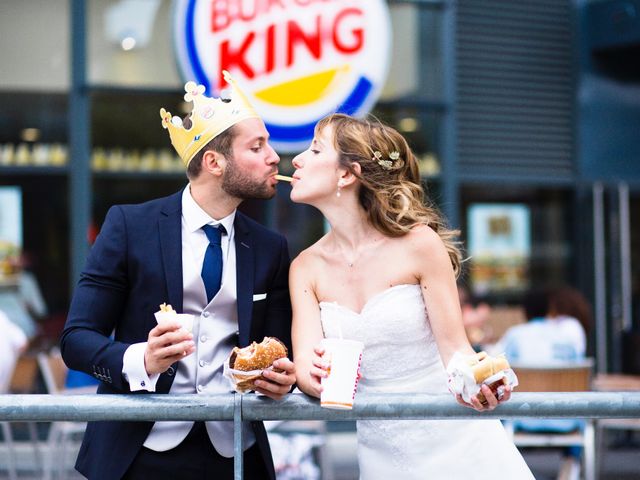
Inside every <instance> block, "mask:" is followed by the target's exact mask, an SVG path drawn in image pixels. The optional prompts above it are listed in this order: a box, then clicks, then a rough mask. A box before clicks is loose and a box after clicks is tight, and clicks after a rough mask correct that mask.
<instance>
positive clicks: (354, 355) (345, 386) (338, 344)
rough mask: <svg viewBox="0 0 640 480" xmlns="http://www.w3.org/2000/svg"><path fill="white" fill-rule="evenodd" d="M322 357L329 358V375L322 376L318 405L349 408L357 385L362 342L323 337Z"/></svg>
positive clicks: (351, 405)
mask: <svg viewBox="0 0 640 480" xmlns="http://www.w3.org/2000/svg"><path fill="white" fill-rule="evenodd" d="M322 346H323V347H324V349H325V354H324V358H325V359H327V358H328V359H329V362H330V366H329V371H328V373H329V375H328V376H327V377H324V378H322V380H321V384H322V393H321V394H320V405H321V406H323V407H325V408H335V409H339V410H350V409H351V408H353V400H354V398H355V396H356V388H357V387H358V372H359V370H360V361H361V360H362V350H363V348H364V344H363V343H362V342H358V341H356V340H342V339H339V338H325V339H323V340H322Z"/></svg>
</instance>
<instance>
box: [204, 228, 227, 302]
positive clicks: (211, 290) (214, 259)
mask: <svg viewBox="0 0 640 480" xmlns="http://www.w3.org/2000/svg"><path fill="white" fill-rule="evenodd" d="M202 230H204V233H205V234H206V235H207V238H208V239H209V246H208V247H207V251H206V253H205V254H204V262H202V272H201V274H200V275H201V276H202V280H203V281H204V289H205V290H206V292H207V303H209V302H210V301H211V299H212V298H213V297H215V295H216V293H218V290H220V284H221V282H222V246H221V239H222V234H223V233H227V232H226V230H225V228H224V226H223V225H222V224H220V225H217V226H215V227H214V226H212V225H205V226H204V227H202Z"/></svg>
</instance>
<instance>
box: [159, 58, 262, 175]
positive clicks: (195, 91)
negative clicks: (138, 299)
mask: <svg viewBox="0 0 640 480" xmlns="http://www.w3.org/2000/svg"><path fill="white" fill-rule="evenodd" d="M222 74H223V75H224V79H225V81H226V82H227V83H228V84H229V86H230V87H231V92H230V95H229V98H228V99H224V100H223V99H222V98H209V97H207V96H205V95H204V90H205V88H204V86H203V85H196V83H195V82H187V83H186V84H185V86H184V89H185V91H186V92H187V93H185V95H184V100H185V102H193V110H192V112H191V118H190V120H191V127H190V128H188V129H187V128H184V127H183V126H182V119H181V118H180V117H174V116H172V115H171V112H167V111H166V110H165V109H164V108H161V109H160V117H162V126H163V128H166V129H168V130H169V137H171V144H172V145H173V148H175V149H176V152H178V155H180V158H182V161H183V162H184V164H185V165H189V162H190V161H191V159H192V158H193V157H194V156H195V154H196V153H198V152H199V151H200V149H201V148H202V147H204V146H205V145H206V144H207V143H209V142H210V141H211V140H212V139H213V138H215V137H217V136H218V135H219V134H221V133H222V132H224V131H225V130H226V129H228V128H229V127H231V126H233V125H235V124H236V123H238V122H240V121H242V120H245V119H247V118H260V116H259V115H258V114H257V113H256V111H255V110H254V109H253V107H252V106H251V104H250V103H249V100H247V97H246V96H245V94H244V93H243V92H242V90H240V87H239V86H238V85H237V84H236V82H235V81H234V80H233V79H232V78H231V75H229V72H227V71H223V72H222Z"/></svg>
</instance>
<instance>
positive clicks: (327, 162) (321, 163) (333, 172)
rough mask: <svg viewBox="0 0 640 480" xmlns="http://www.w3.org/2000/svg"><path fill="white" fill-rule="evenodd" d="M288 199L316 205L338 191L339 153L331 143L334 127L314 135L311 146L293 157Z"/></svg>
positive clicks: (334, 196) (328, 127) (326, 128)
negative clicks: (292, 171)
mask: <svg viewBox="0 0 640 480" xmlns="http://www.w3.org/2000/svg"><path fill="white" fill-rule="evenodd" d="M293 166H294V167H295V169H296V171H295V172H294V173H293V181H292V182H291V184H292V186H293V188H292V189H291V200H292V201H294V202H297V203H308V204H310V205H316V204H317V203H318V201H320V200H324V199H329V198H336V192H337V190H338V178H339V171H338V152H337V151H336V149H335V148H334V146H333V127H332V126H331V125H328V126H326V127H325V128H324V129H323V130H322V131H320V132H318V134H317V135H316V136H315V137H314V138H313V141H312V142H311V146H309V148H308V149H307V150H305V151H304V152H302V153H300V154H299V155H298V156H296V157H295V158H294V159H293Z"/></svg>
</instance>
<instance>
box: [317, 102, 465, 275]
mask: <svg viewBox="0 0 640 480" xmlns="http://www.w3.org/2000/svg"><path fill="white" fill-rule="evenodd" d="M327 126H331V127H333V146H334V148H335V149H336V151H337V152H338V161H339V163H340V165H341V166H342V167H343V168H346V169H347V170H349V171H350V172H351V173H352V174H353V175H355V176H356V177H357V178H358V180H359V181H360V190H359V202H360V205H362V208H364V210H365V212H366V213H367V215H368V220H369V222H371V225H373V227H374V228H375V229H376V230H378V231H379V232H381V233H383V234H384V235H388V236H390V237H401V236H402V235H406V234H407V233H409V231H410V230H411V229H412V228H413V227H414V226H416V225H428V226H429V227H431V228H432V229H433V230H434V231H435V232H436V233H437V234H438V235H439V236H440V238H441V239H442V241H443V242H444V245H445V247H446V249H447V253H448V254H449V258H450V260H451V265H452V266H453V270H454V272H455V274H456V276H458V275H459V273H460V264H461V261H462V260H461V253H460V249H459V248H458V245H459V242H458V240H457V237H458V235H459V233H460V232H459V231H457V230H451V229H449V228H448V227H447V225H446V224H445V220H444V217H443V216H442V215H441V214H440V212H439V211H438V209H437V208H436V207H435V206H434V205H433V203H432V202H431V200H430V199H428V197H427V196H426V195H425V192H424V189H423V187H422V182H421V179H420V172H419V170H418V163H417V161H416V158H415V156H414V154H413V152H412V151H411V148H410V147H409V145H408V143H407V141H406V140H405V139H404V137H403V136H402V135H400V133H398V132H397V131H396V130H395V129H393V128H391V127H389V126H388V125H385V124H383V123H382V122H380V121H378V120H370V119H358V118H354V117H351V116H349V115H344V114H340V113H335V114H332V115H329V116H327V117H325V118H323V119H322V120H320V121H319V122H318V123H317V125H316V128H315V133H316V135H317V134H318V133H319V132H321V131H322V130H323V129H324V128H325V127H327ZM396 152H397V153H396ZM354 163H358V164H359V165H360V173H357V172H356V171H355V170H354V168H353V164H354Z"/></svg>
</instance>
